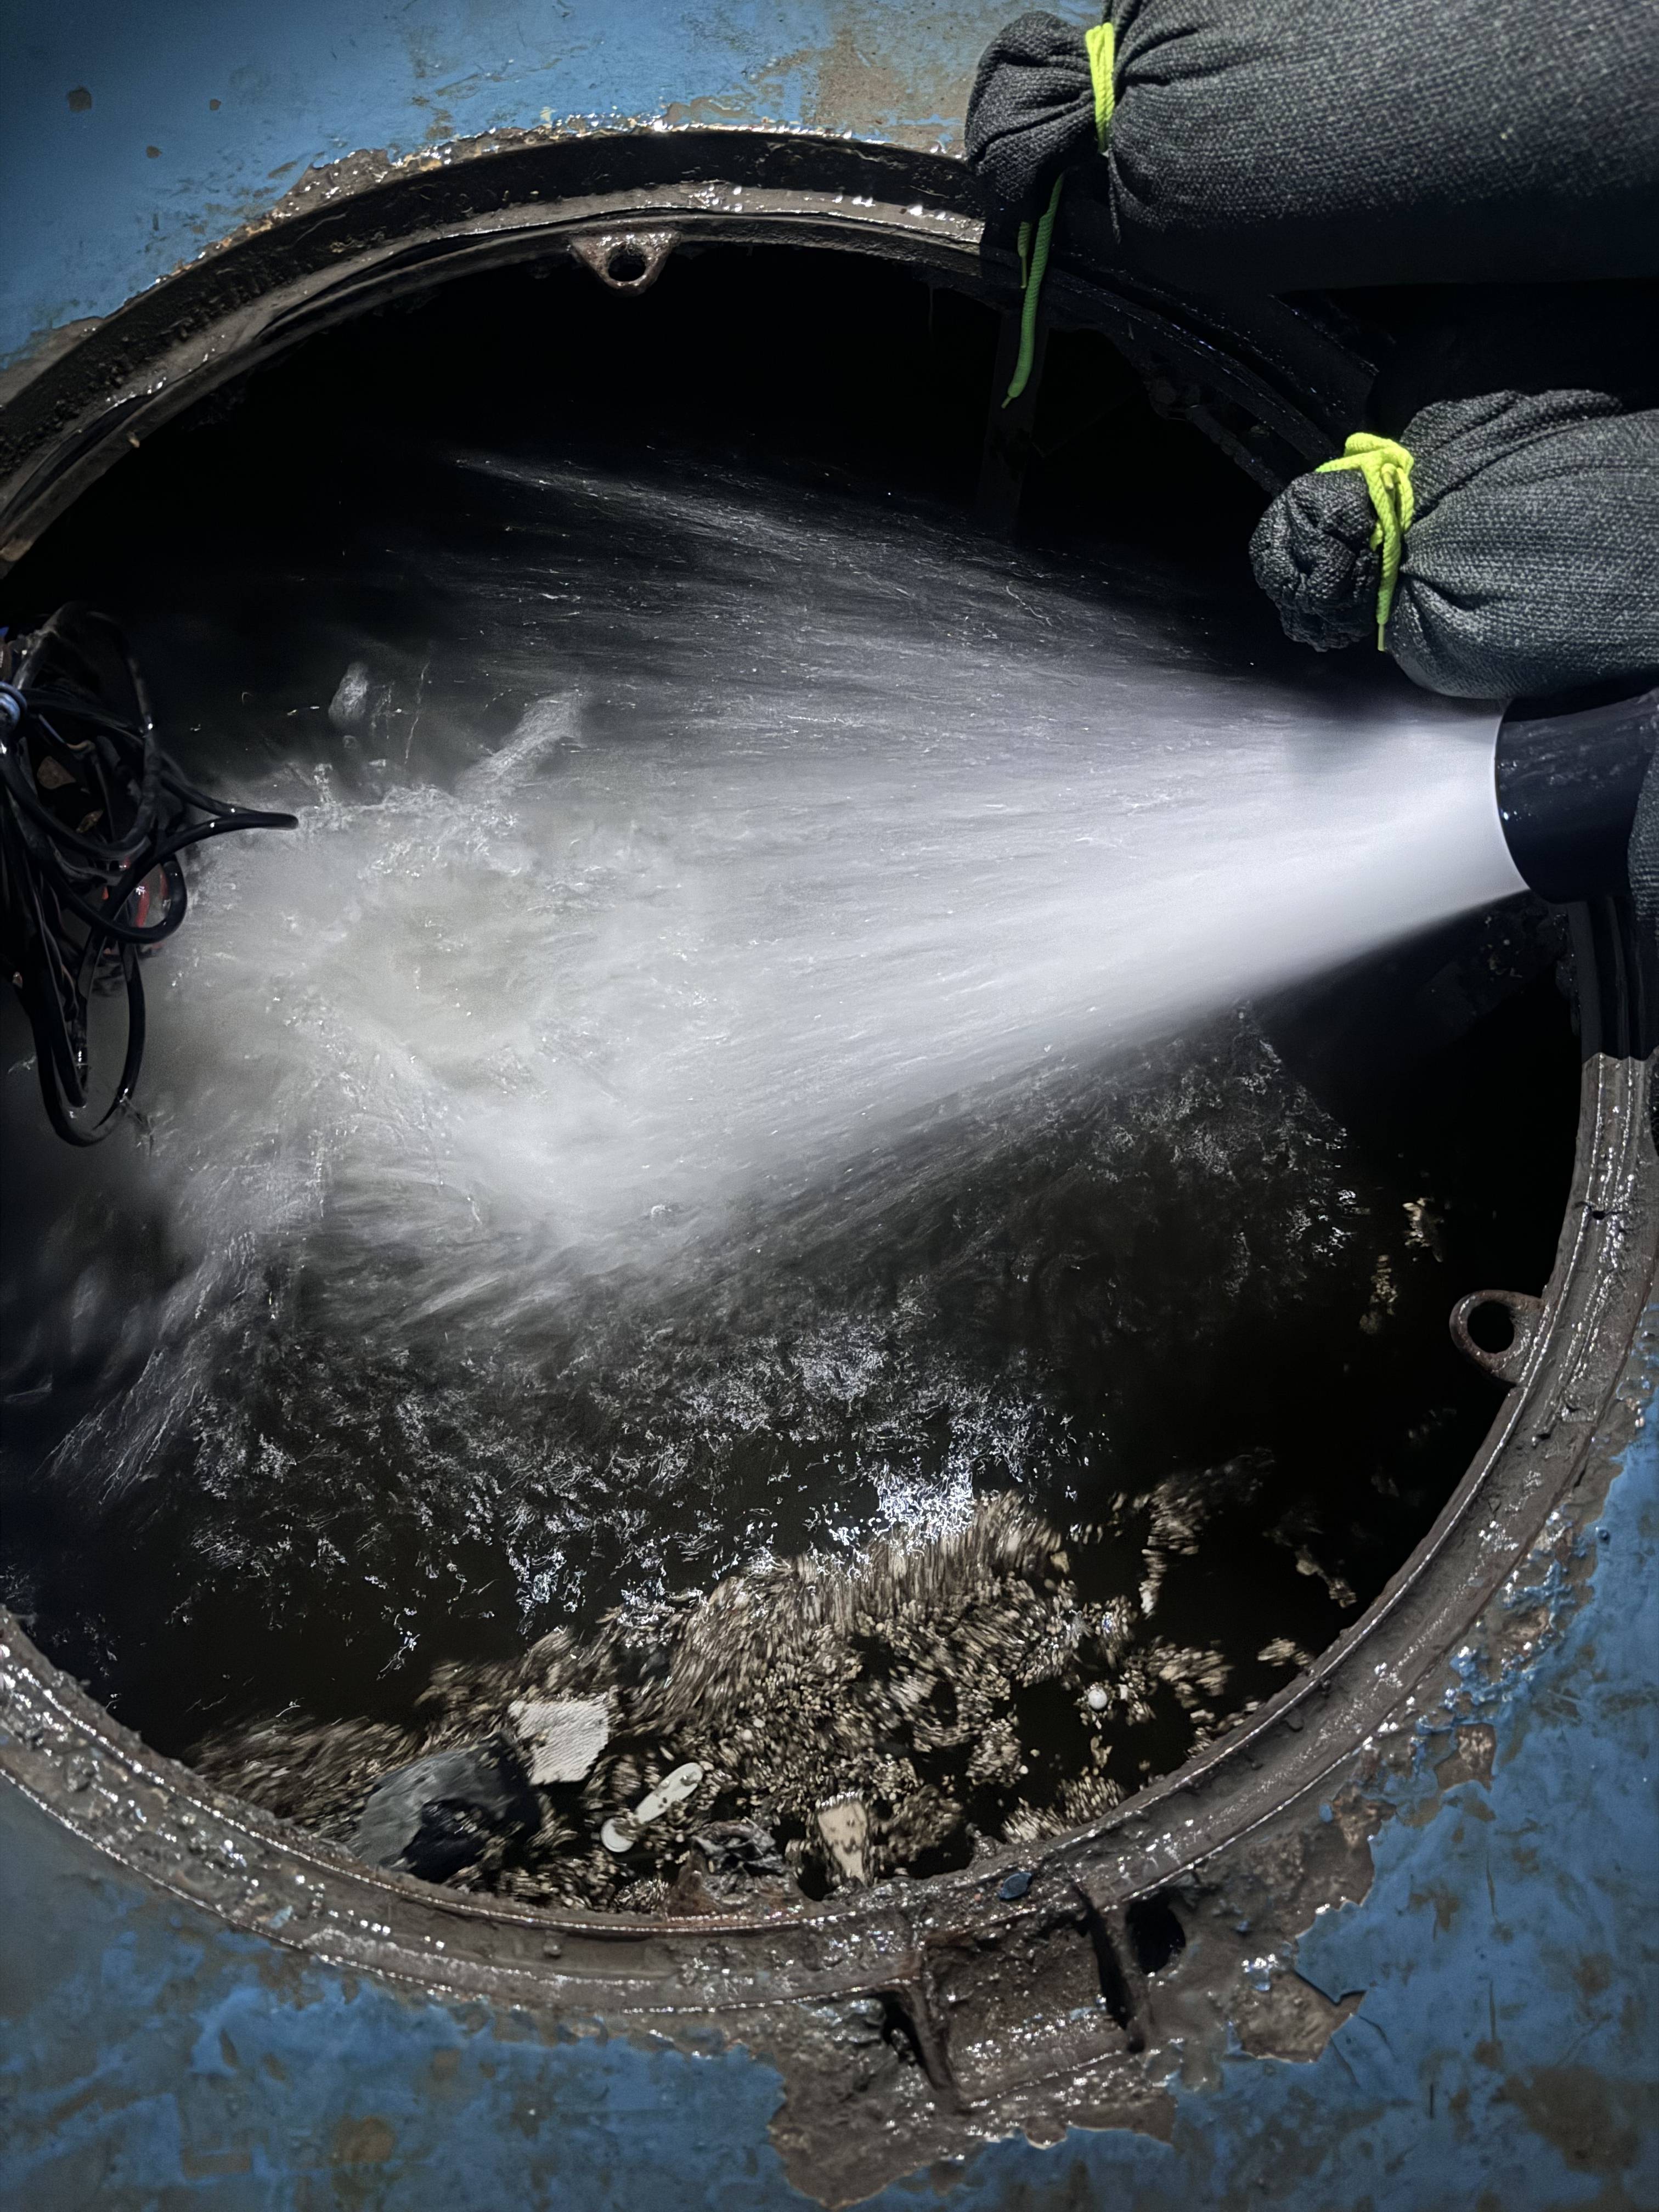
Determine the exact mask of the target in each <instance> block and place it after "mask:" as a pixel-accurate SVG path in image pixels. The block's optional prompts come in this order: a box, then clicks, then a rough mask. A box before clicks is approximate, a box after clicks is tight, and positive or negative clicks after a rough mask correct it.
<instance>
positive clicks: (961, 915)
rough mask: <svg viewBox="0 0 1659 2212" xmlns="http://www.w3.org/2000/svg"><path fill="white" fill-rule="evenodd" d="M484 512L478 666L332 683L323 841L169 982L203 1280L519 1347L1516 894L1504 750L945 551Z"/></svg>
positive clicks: (819, 515) (188, 957)
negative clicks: (918, 1159) (392, 1274)
mask: <svg viewBox="0 0 1659 2212" xmlns="http://www.w3.org/2000/svg"><path fill="white" fill-rule="evenodd" d="M458 466H459V467H460V468H462V469H464V470H465V471H466V472H467V474H468V477H470V479H471V483H472V484H473V485H474V486H475V487H476V496H477V499H478V500H479V501H483V502H486V503H487V504H488V506H489V510H490V512H491V513H492V514H493V515H494V516H495V518H496V519H497V520H498V521H499V523H500V526H501V527H500V534H499V536H498V537H496V538H495V540H494V542H493V543H491V544H489V545H488V546H487V547H482V548H480V550H478V551H477V554H476V555H470V554H469V555H460V554H456V553H454V552H453V551H448V552H446V553H444V554H442V555H441V556H438V555H435V556H433V557H434V558H435V559H441V562H442V563H443V566H444V572H445V573H444V579H443V580H444V586H445V588H446V590H447V592H448V593H449V594H450V596H451V598H452V599H454V600H455V601H457V602H458V603H459V605H460V606H461V607H462V608H463V609H464V611H465V616H466V617H467V620H466V621H465V624H464V625H463V624H459V623H458V625H457V627H458V629H460V630H462V631H463V634H465V632H471V635H470V636H466V637H465V642H464V643H463V644H462V645H461V646H460V647H459V649H458V650H453V651H451V652H449V653H447V654H446V656H445V659H444V665H443V666H442V668H441V671H440V678H441V680H439V681H435V679H434V677H433V672H432V671H431V669H430V667H429V666H428V667H427V668H426V669H424V670H423V671H420V672H419V674H418V675H417V677H416V682H415V683H414V684H410V680H409V671H408V670H407V668H406V667H404V666H403V665H400V664H397V663H396V660H395V656H393V664H394V665H386V656H385V655H382V656H380V659H379V661H378V662H377V656H376V649H375V647H374V643H373V641H367V642H366V643H365V644H364V647H363V649H362V652H361V653H359V654H357V655H356V656H354V658H353V659H351V661H350V662H349V664H348V665H343V666H342V668H341V670H340V671H339V683H338V685H337V690H335V692H334V695H333V699H332V706H331V721H332V724H333V726H334V727H333V733H332V734H331V736H330V737H329V738H328V739H327V741H326V742H324V743H322V744H317V742H316V740H315V738H312V740H311V746H312V757H311V759H310V761H309V763H308V764H307V765H306V766H305V767H304V768H303V769H301V768H300V767H297V766H295V765H292V764H290V765H289V766H286V767H284V768H283V769H280V770H278V771H277V772H276V773H274V774H273V775H270V777H269V778H268V779H267V781H265V783H264V787H263V788H261V789H258V790H251V789H247V788H246V787H243V788H241V789H240V790H239V793H238V795H239V796H240V797H242V798H245V799H250V800H254V801H256V802H258V803H262V804H275V803H280V804H282V805H290V806H292V807H294V808H295V810H296V811H298V812H299V813H300V814H301V828H300V829H299V831H298V832H297V834H290V835H288V836H263V837H259V838H257V839H256V838H252V837H250V838H247V839H243V840H239V841H237V842H235V843H234V845H230V844H226V845H221V846H219V847H218V848H215V849H214V851H213V852H212V854H211V855H210V858H209V859H208V860H207V862H206V865H205V866H204V867H203V868H202V870H201V872H200V876H199V878H198V884H197V893H196V906H195V913H194V915H193V918H192V921H191V925H190V927H189V928H188V929H187V930H186V932H185V934H184V936H183V938H182V939H180V940H179V944H178V947H177V950H176V951H173V953H171V954H170V956H169V959H168V962H167V968H166V970H165V971H164V973H163V972H158V973H157V975H156V981H157V982H158V983H163V984H164V987H163V988H162V989H161V990H160V991H156V992H155V993H154V994H153V996H154V997H155V1000H156V1002H157V1003H156V1012H155V1022H154V1026H153V1042H152V1046H151V1057H150V1060H149V1066H148V1070H147V1091H148V1096H147V1101H146V1103H147V1109H148V1111H149V1114H150V1116H151V1119H152V1121H153V1123H154V1126H155V1132H156V1135H155V1162H154V1169H155V1172H158V1173H160V1174H161V1175H162V1176H165V1177H167V1179H168V1180H169V1181H170V1182H172V1181H173V1180H174V1178H180V1179H179V1180H178V1181H177V1182H174V1188H176V1189H177V1191H178V1192H179V1200H178V1202H179V1205H180V1206H182V1208H183V1210H184V1212H185V1213H186V1214H187V1215H189V1216H191V1217H192V1218H194V1220H195V1223H196V1225H197V1237H199V1238H200V1239H201V1240H202V1241H203V1242H204V1243H210V1244H211V1245H212V1246H213V1247H214V1248H215V1249H219V1250H222V1249H224V1246H225V1243H226V1239H227V1236H228V1233H229V1232H231V1231H234V1229H237V1228H240V1229H242V1230H245V1231H248V1232H251V1233H252V1234H253V1235H254V1236H255V1237H268V1236H270V1235H272V1234H282V1235H289V1234H299V1235H307V1236H308V1235H310V1234H312V1233H313V1232H314V1231H317V1230H318V1229H319V1227H320V1226H321V1225H322V1224H323V1223H324V1222H326V1223H327V1224H328V1225H329V1226H330V1231H331V1234H336V1235H337V1234H338V1233H340V1232H342V1231H343V1232H346V1233H348V1234H349V1236H350V1237H351V1238H352V1240H353V1242H354V1243H359V1244H361V1245H362V1246H365V1247H373V1248H374V1249H375V1250H376V1252H377V1253H378V1254H379V1255H380V1256H381V1258H382V1259H385V1258H386V1257H387V1256H388V1255H394V1254H395V1255H397V1259H398V1297H399V1299H400V1301H402V1302H404V1305H405V1308H406V1310H410V1311H411V1312H426V1313H428V1314H431V1313H437V1312H442V1311H445V1310H450V1309H454V1308H458V1307H460V1306H463V1305H467V1306H471V1305H475V1304H480V1303H481V1304H483V1306H484V1307H486V1308H487V1309H488V1310H489V1313H490V1316H491V1318H492V1322H499V1321H500V1320H501V1319H502V1318H503V1317H504V1316H506V1315H507V1314H509V1313H511V1312H513V1311H518V1310H523V1309H525V1308H526V1306H530V1307H533V1306H534V1305H535V1304H537V1303H538V1302H539V1301H542V1300H544V1299H545V1298H547V1297H550V1296H552V1295H554V1294H556V1292H557V1291H559V1290H560V1289H561V1288H562V1286H563V1285H566V1284H567V1283H568V1279H570V1277H571V1275H572V1274H573V1273H581V1274H587V1273H592V1272H594V1271H600V1272H604V1271H608V1270H611V1269H614V1268H617V1267H627V1268H632V1267H641V1266H643V1267H652V1268H653V1269H658V1268H661V1267H665V1266H666V1265H667V1264H668V1263H670V1262H671V1261H674V1260H677V1259H678V1257H679V1256H680V1255H683V1254H684V1252H685V1250H686V1249H687V1247H688V1245H689V1244H691V1245H695V1244H696V1243H697V1242H699V1241H700V1240H702V1239H705V1238H707V1237H709V1236H711V1235H714V1236H718V1235H719V1234H721V1233H723V1232H725V1231H726V1230H727V1229H728V1228H729V1227H730V1226H731V1225H732V1221H733V1218H734V1209H735V1210H736V1212H737V1213H738V1215H740V1216H741V1218H743V1219H744V1221H752V1219H753V1218H755V1216H756V1213H757V1209H758V1210H759V1211H761V1212H764V1211H766V1210H768V1209H775V1208H776V1207H778V1206H780V1205H781V1204H784V1203H786V1202H793V1201H795V1200H798V1199H799V1198H800V1197H801V1196H802V1194H811V1193H817V1194H823V1193H826V1192H832V1191H833V1190H834V1189H835V1188H836V1185H837V1181H838V1179H842V1178H845V1177H846V1176H848V1173H849V1171H853V1170H856V1168H857V1165H858V1164H859V1163H860V1161H861V1160H862V1159H864V1158H866V1156H867V1155H868V1154H869V1153H870V1152H872V1148H880V1147H884V1146H891V1145H893V1144H894V1143H896V1142H902V1141H904V1140H905V1139H908V1138H910V1137H912V1136H914V1135H915V1133H917V1132H919V1131H923V1130H926V1129H927V1128H929V1127H934V1128H937V1125H938V1123H939V1119H940V1117H941V1116H946V1117H949V1116H951V1115H957V1114H959V1113H960V1112H961V1111H962V1110H963V1108H964V1105H969V1106H971V1110H972V1115H973V1117H974V1118H975V1119H976V1120H982V1119H983V1118H984V1116H985V1115H986V1114H987V1112H988V1113H990V1114H992V1115H994V1114H995V1112H996V1100H997V1098H998V1097H999V1095H1000V1094H1001V1093H1003V1092H1006V1090H1007V1087H1008V1086H1009V1085H1013V1084H1016V1083H1018V1082H1021V1081H1029V1080H1030V1079H1031V1078H1032V1076H1033V1075H1034V1074H1035V1075H1036V1076H1038V1077H1040V1078H1042V1079H1044V1080H1047V1081H1054V1080H1065V1079H1066V1078H1065V1077H1063V1076H1060V1074H1059V1073H1057V1071H1060V1070H1062V1069H1064V1070H1066V1071H1070V1072H1075V1071H1077V1070H1079V1069H1088V1068H1092V1067H1096V1066H1098V1065H1099V1064H1100V1063H1101V1062H1102V1061H1103V1060H1105V1059H1109V1057H1110V1056H1111V1054H1113V1053H1114V1052H1115V1051H1116V1050H1119V1049H1121V1048H1124V1047H1126V1046H1128V1045H1130V1044H1133V1043H1135V1042H1139V1041H1142V1040H1145V1039H1146V1038H1147V1037H1149V1036H1155V1035H1157V1034H1158V1033H1161V1032H1163V1031H1165V1030H1169V1029H1170V1028H1171V1027H1173V1026H1175V1025H1177V1024H1181V1023H1183V1022H1185V1021H1188V1020H1190V1019H1192V1018H1195V1017H1198V1016H1200V1015H1202V1014H1204V1013H1206V1012H1209V1011H1212V1010H1214V1009H1216V1008H1218V1007H1221V1006H1225V1005H1227V1004H1230V1003H1231V1002H1234V1001H1236V1000H1239V999H1241V998H1243V997H1246V996H1248V995H1249V994H1252V993H1255V992H1257V991H1260V990H1261V989H1262V988H1263V987H1267V986H1271V985H1275V984H1279V983H1283V982H1285V981H1288V980H1290V979H1291V978H1293V977H1296V976H1298V975H1307V974H1309V973H1311V972H1313V971H1315V970H1317V969H1321V968H1324V967H1328V966H1330V965H1332V964H1334V963H1339V962H1340V961H1343V960H1346V959H1348V958H1350V957H1353V956H1355V955H1357V954H1359V953H1363V952H1364V951H1367V950H1368V949H1370V948H1371V947H1373V946H1376V945H1379V944H1381V943H1383V942H1384V941H1386V940H1388V939H1390V938H1392V937H1395V936H1397V935H1400V934H1401V933H1406V932H1408V931H1411V930H1413V929H1416V928H1419V927H1423V926H1425V925H1426V924H1429V923H1431V922H1433V921H1437V920H1439V919H1441V918H1442V917H1444V916H1447V915H1452V914H1455V913H1456V912H1458V911H1460V910H1462V909H1464V908H1469V907H1472V906H1474V905H1477V904H1479V903H1480V902H1486V901H1488V900H1490V899H1492V897H1494V896H1502V895H1503V894H1504V893H1506V892H1508V891H1509V890H1513V889H1514V888H1516V877H1515V874H1514V871H1513V868H1512V866H1511V865H1510V861H1509V860H1508V857H1507V854H1506V853H1505V851H1504V846H1503V842H1502V839H1501V836H1500V834H1499V831H1498V825H1497V822H1496V817H1495V812H1494V808H1493V805H1492V796H1491V773H1492V772H1491V764H1490V763H1491V739H1492V717H1491V715H1490V714H1489V713H1485V712H1480V711H1472V710H1470V709H1469V708H1468V707H1466V706H1456V705H1453V704H1451V703H1450V702H1440V701H1437V700H1434V699H1431V698H1429V697H1426V696H1422V695H1419V694H1417V693H1414V692H1407V691H1405V690H1402V689H1401V687H1400V686H1399V685H1398V684H1389V683H1387V682H1380V683H1378V684H1375V685H1365V684H1358V683H1355V682H1353V681H1352V680H1348V681H1346V682H1345V683H1344V684H1340V685H1333V684H1330V683H1328V682H1327V681H1324V680H1323V679H1322V671H1320V670H1319V669H1318V668H1317V666H1316V665H1314V664H1312V663H1311V662H1310V664H1309V666H1308V668H1307V671H1306V672H1305V674H1304V675H1302V676H1300V677H1299V678H1296V679H1291V678H1287V677H1286V675H1285V673H1284V672H1283V668H1282V665H1281V667H1280V669H1279V671H1275V672H1273V673H1267V672H1265V671H1260V670H1258V669H1257V668H1255V667H1254V666H1252V665H1249V659H1248V658H1247V657H1246V656H1245V655H1244V654H1243V653H1238V652H1230V651H1229V650H1228V649H1227V647H1225V644H1222V645H1217V644H1216V643H1214V642H1213V641H1206V639H1205V637H1204V635H1203V624H1202V611H1201V608H1200V607H1199V606H1197V605H1181V604H1180V603H1179V602H1178V600H1171V601H1165V602H1164V603H1160V601H1159V599H1158V598H1157V597H1156V596H1154V595H1153V594H1152V593H1151V592H1148V591H1147V590H1146V588H1145V586H1141V585H1138V584H1136V583H1134V582H1132V581H1120V582H1119V584H1118V585H1117V586H1116V587H1115V586H1114V580H1112V579H1111V578H1109V577H1102V576H1100V575H1098V574H1083V575H1068V574H1065V573H1064V572H1061V571H1059V570H1052V569H1046V568H1044V567H1043V566H1042V564H1041V563H1039V562H1034V561H1032V560H1030V559H1026V558H1018V557H1015V556H1009V555H1006V554H1005V553H1001V552H997V551H994V552H989V553H987V551H985V550H983V549H982V548H975V546H974V545H972V544H964V543H963V542H962V541H960V540H958V539H957V538H955V537H954V536H952V535H951V533H949V532H946V531H945V530H943V529H941V528H939V527H937V526H932V525H929V524H926V523H923V522H920V521H917V520H915V519H900V518H891V519H888V518H884V517H881V516H876V517H874V518H872V515H871V514H870V513H869V511H868V510H867V508H862V507H860V508H854V507H850V506H847V507H842V506H840V505H838V504H837V503H836V502H834V501H830V500H828V499H825V498H823V497H817V498H802V497H799V496H797V495H788V496H786V495H784V494H782V493H781V492H779V491H777V490H775V489H770V488H767V487H763V486H761V485H758V484H755V483H743V482H739V481H732V480H730V479H726V478H722V477H718V476H704V477H681V478H679V479H678V480H677V481H674V482H672V483H664V482H662V481H652V482H645V481H630V480H628V479H625V478H617V477H600V476H597V475H592V474H584V473H582V472H580V471H574V470H571V471H550V470H538V469H535V468H529V467H522V466H518V465H512V464H509V463H507V462H504V461H501V460H500V459H483V460H479V459H472V460H468V461H465V462H462V463H459V464H458ZM469 690H470V691H471V694H472V696H473V699H474V702H475V703H476V702H477V700H479V699H482V698H484V697H489V696H498V695H501V694H505V695H507V696H508V697H509V698H510V699H512V700H513V701H514V702H516V703H515V704H514V706H513V709H512V714H513V720H512V721H511V724H510V726H508V727H507V729H506V730H505V732H503V733H502V734H501V735H500V736H499V737H498V738H495V739H494V740H492V741H491V743H490V744H489V747H487V748H486V747H485V746H483V745H481V744H480V742H479V741H478V740H477V738H476V737H468V736H467V735H466V734H465V731H464V729H463V727H462V725H461V721H460V720H459V717H458V715H457V714H456V711H455V708H456V702H458V700H460V699H464V698H465V696H466V695H467V693H468V691H469ZM444 702H448V704H447V706H446V704H445V703H444ZM290 727H292V724H290ZM319 728H320V725H319V724H318V723H316V722H310V723H309V724H308V726H302V732H301V734H303V735H306V736H307V737H309V736H310V734H311V732H315V731H318V730H319Z"/></svg>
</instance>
